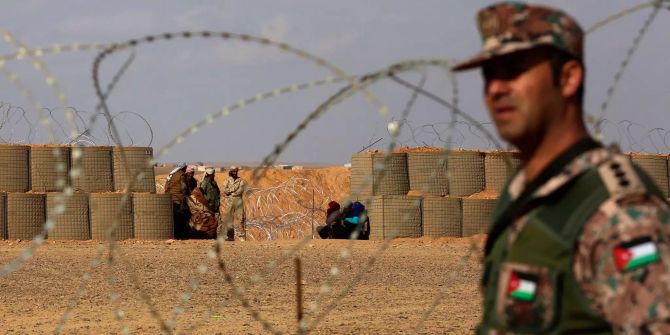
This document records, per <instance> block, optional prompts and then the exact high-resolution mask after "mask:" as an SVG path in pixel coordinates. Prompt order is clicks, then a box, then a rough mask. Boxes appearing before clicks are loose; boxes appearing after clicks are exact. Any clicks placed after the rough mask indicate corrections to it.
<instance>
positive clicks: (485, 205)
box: [463, 197, 498, 237]
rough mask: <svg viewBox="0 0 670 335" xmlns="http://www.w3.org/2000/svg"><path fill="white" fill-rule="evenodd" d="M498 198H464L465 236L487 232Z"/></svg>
mask: <svg viewBox="0 0 670 335" xmlns="http://www.w3.org/2000/svg"><path fill="white" fill-rule="evenodd" d="M497 201H498V199H489V198H476V197H472V198H463V236H464V237H467V236H472V235H475V234H481V233H487V232H488V229H489V226H490V224H491V214H492V213H493V209H494V208H495V204H496V202H497Z"/></svg>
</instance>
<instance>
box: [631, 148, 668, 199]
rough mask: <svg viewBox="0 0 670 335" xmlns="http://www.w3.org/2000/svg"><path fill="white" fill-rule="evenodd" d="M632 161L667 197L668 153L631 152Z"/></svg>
mask: <svg viewBox="0 0 670 335" xmlns="http://www.w3.org/2000/svg"><path fill="white" fill-rule="evenodd" d="M630 157H631V160H632V161H633V163H635V164H637V165H638V166H640V167H641V168H642V169H643V170H644V171H645V172H646V173H647V174H648V175H649V177H651V179H652V180H653V181H654V183H655V184H656V185H657V186H658V188H659V189H660V190H661V192H663V194H664V195H665V197H668V193H670V192H669V190H668V188H670V185H668V155H667V154H641V153H631V154H630Z"/></svg>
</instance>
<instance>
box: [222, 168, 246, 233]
mask: <svg viewBox="0 0 670 335" xmlns="http://www.w3.org/2000/svg"><path fill="white" fill-rule="evenodd" d="M238 172H239V168H238V167H236V166H231V167H230V170H229V171H228V179H227V180H226V184H225V185H224V187H223V194H224V195H225V196H226V198H225V199H226V215H225V223H226V224H225V226H226V229H227V231H226V235H227V238H226V240H227V241H234V240H235V228H234V227H235V226H236V225H237V226H238V227H240V241H241V242H244V241H245V240H246V237H247V231H246V227H245V220H246V217H245V215H244V202H243V199H242V196H243V195H244V191H246V188H247V183H246V182H245V181H244V179H242V178H240V177H239V176H238V175H237V173H238Z"/></svg>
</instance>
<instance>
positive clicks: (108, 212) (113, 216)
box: [88, 193, 172, 240]
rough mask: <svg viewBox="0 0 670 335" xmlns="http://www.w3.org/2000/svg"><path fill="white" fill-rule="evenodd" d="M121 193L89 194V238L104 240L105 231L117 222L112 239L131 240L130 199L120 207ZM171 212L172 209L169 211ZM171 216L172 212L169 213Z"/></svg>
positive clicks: (131, 218)
mask: <svg viewBox="0 0 670 335" xmlns="http://www.w3.org/2000/svg"><path fill="white" fill-rule="evenodd" d="M122 198H123V193H91V194H90V196H89V200H88V201H89V210H90V217H91V238H92V239H94V240H104V239H105V234H106V229H107V228H108V227H110V226H111V225H112V224H113V223H114V222H116V221H118V225H117V227H116V230H115V231H114V233H113V235H112V237H113V238H114V239H115V240H125V239H129V238H133V234H134V232H133V212H132V207H131V203H132V199H131V198H130V197H128V198H127V199H126V201H125V203H124V205H123V207H120V205H121V200H122ZM170 211H172V209H170ZM170 214H172V212H170Z"/></svg>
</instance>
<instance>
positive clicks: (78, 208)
mask: <svg viewBox="0 0 670 335" xmlns="http://www.w3.org/2000/svg"><path fill="white" fill-rule="evenodd" d="M58 197H62V195H61V194H60V193H47V218H49V219H53V220H54V223H55V224H56V226H55V227H54V228H53V229H52V230H51V232H49V239H54V240H90V239H91V227H90V223H89V219H88V194H87V193H75V194H72V195H71V196H68V197H66V198H65V202H64V203H62V204H63V205H65V210H64V211H63V212H62V213H60V214H58V215H56V213H55V212H54V209H56V208H57V206H58V203H59V201H58Z"/></svg>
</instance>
